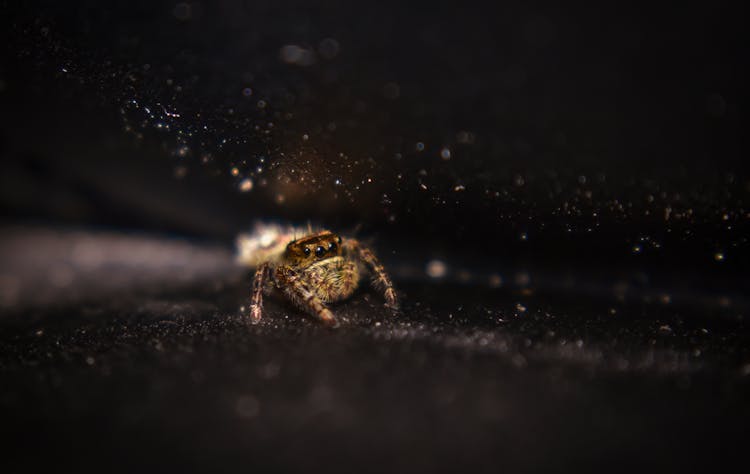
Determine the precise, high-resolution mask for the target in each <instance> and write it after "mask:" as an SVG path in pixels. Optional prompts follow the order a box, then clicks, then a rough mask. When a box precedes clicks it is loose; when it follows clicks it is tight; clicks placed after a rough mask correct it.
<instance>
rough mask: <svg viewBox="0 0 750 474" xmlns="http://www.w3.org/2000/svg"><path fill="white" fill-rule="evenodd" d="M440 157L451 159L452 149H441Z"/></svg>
mask: <svg viewBox="0 0 750 474" xmlns="http://www.w3.org/2000/svg"><path fill="white" fill-rule="evenodd" d="M440 158H442V159H444V160H450V159H451V151H450V149H448V148H443V149H442V150H440Z"/></svg>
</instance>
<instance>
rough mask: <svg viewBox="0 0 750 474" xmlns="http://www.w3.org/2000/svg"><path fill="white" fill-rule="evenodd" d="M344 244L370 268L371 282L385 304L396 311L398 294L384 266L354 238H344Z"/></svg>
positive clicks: (397, 308)
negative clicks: (381, 294)
mask: <svg viewBox="0 0 750 474" xmlns="http://www.w3.org/2000/svg"><path fill="white" fill-rule="evenodd" d="M344 246H345V247H346V248H347V249H348V250H349V251H350V252H351V253H353V254H354V255H355V256H357V257H358V258H359V259H360V260H361V261H362V262H364V264H365V266H366V267H367V268H368V269H369V270H370V272H371V273H372V275H373V278H372V284H373V286H375V288H377V289H378V290H380V291H382V292H383V297H384V298H385V302H386V306H388V308H389V309H390V310H391V311H393V312H394V313H397V312H398V311H399V304H398V296H396V290H395V289H394V288H393V282H392V281H391V278H390V277H389V276H388V273H386V271H385V268H383V265H382V264H381V263H380V261H379V260H378V258H377V257H376V256H375V254H374V253H372V251H371V250H370V249H368V248H367V247H365V246H363V245H362V244H360V243H359V241H358V240H356V239H346V241H345V242H344Z"/></svg>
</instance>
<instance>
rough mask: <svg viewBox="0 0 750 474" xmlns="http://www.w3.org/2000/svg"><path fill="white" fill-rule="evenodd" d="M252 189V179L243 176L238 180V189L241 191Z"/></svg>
mask: <svg viewBox="0 0 750 474" xmlns="http://www.w3.org/2000/svg"><path fill="white" fill-rule="evenodd" d="M251 189H253V180H252V179H250V178H245V179H243V180H242V181H240V191H242V192H243V193H246V192H248V191H250V190H251Z"/></svg>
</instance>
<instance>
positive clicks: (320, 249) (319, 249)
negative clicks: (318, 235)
mask: <svg viewBox="0 0 750 474" xmlns="http://www.w3.org/2000/svg"><path fill="white" fill-rule="evenodd" d="M325 253H326V249H325V247H323V246H322V245H318V247H317V248H316V249H315V255H317V256H318V257H322V256H323V255H325Z"/></svg>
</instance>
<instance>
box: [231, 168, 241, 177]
mask: <svg viewBox="0 0 750 474" xmlns="http://www.w3.org/2000/svg"><path fill="white" fill-rule="evenodd" d="M230 173H232V176H239V174H240V170H238V169H237V167H236V166H235V167H234V168H232V169H231V170H230Z"/></svg>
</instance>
